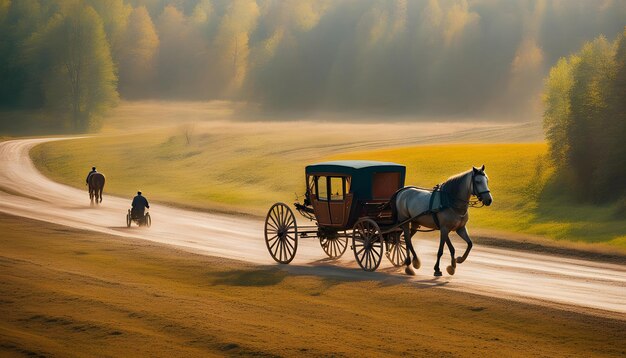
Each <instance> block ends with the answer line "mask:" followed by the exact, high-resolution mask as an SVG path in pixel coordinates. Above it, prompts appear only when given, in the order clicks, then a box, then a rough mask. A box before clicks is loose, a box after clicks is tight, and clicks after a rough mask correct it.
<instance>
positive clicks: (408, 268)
mask: <svg viewBox="0 0 626 358" xmlns="http://www.w3.org/2000/svg"><path fill="white" fill-rule="evenodd" d="M404 273H406V274H407V275H409V276H415V271H413V269H412V268H411V266H407V267H405V268H404Z"/></svg>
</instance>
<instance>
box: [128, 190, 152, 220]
mask: <svg viewBox="0 0 626 358" xmlns="http://www.w3.org/2000/svg"><path fill="white" fill-rule="evenodd" d="M131 206H132V209H131V215H132V217H133V219H141V218H143V217H144V213H145V211H146V208H147V209H150V204H148V199H146V198H145V197H144V196H143V195H141V191H138V192H137V196H135V197H134V198H133V203H132V204H131Z"/></svg>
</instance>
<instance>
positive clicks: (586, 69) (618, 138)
mask: <svg viewBox="0 0 626 358" xmlns="http://www.w3.org/2000/svg"><path fill="white" fill-rule="evenodd" d="M544 101H545V106H546V109H545V113H544V128H545V131H546V138H547V140H548V143H549V145H550V156H551V159H552V161H553V162H554V164H555V166H556V169H557V173H558V175H559V176H560V180H564V181H566V182H567V184H568V185H566V186H565V187H568V188H570V189H571V191H572V192H573V194H574V195H575V196H576V197H578V198H579V199H583V200H586V201H592V202H597V203H602V202H607V201H609V202H612V201H615V200H617V199H623V198H624V195H626V28H625V29H624V32H623V33H622V34H621V35H620V36H618V37H617V39H615V40H614V41H612V42H610V41H609V40H607V39H606V38H605V37H604V36H600V37H598V38H596V39H595V40H593V41H591V42H587V43H585V44H584V46H582V48H581V49H580V50H579V51H578V52H576V53H575V54H572V55H570V56H569V57H567V58H561V59H560V60H559V61H558V62H557V64H556V65H555V66H554V67H553V68H552V69H551V70H550V74H549V76H548V78H547V80H546V88H545V96H544ZM569 194H572V193H569Z"/></svg>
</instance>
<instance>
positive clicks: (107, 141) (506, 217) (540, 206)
mask: <svg viewBox="0 0 626 358" xmlns="http://www.w3.org/2000/svg"><path fill="white" fill-rule="evenodd" d="M350 126H352V127H350ZM350 126H347V127H342V128H340V129H341V130H339V131H337V132H336V133H333V132H329V133H326V132H316V131H315V128H316V127H315V125H313V124H310V123H309V124H305V123H301V124H275V123H274V124H272V123H257V124H251V123H231V122H211V123H210V124H204V125H203V126H199V127H197V128H194V130H193V135H192V140H191V143H187V141H186V139H185V136H184V134H183V132H184V127H174V128H171V129H167V130H164V129H159V130H153V131H150V132H143V133H135V134H132V135H124V136H110V137H98V138H87V139H80V140H71V141H63V142H52V143H47V144H44V145H41V146H38V147H36V148H35V149H34V151H33V152H32V156H33V159H34V160H35V163H36V165H37V167H38V168H39V169H40V170H42V172H43V173H44V174H46V175H48V176H49V177H51V178H52V179H54V180H57V181H60V182H63V183H67V184H70V185H73V186H76V187H78V188H83V189H84V188H85V186H84V177H85V175H86V174H87V171H88V169H89V168H91V166H92V165H97V166H98V168H99V169H100V170H101V171H102V172H103V173H105V175H106V177H107V184H106V187H105V195H106V194H110V193H114V194H117V195H121V196H126V197H128V198H129V200H130V198H131V197H132V196H133V194H134V192H135V191H136V190H137V189H141V190H143V191H144V193H145V194H146V195H147V196H148V198H149V199H151V200H156V201H161V202H168V203H174V204H177V205H181V206H189V207H193V208H199V209H206V210H219V211H229V212H243V213H248V214H253V215H265V212H266V210H267V209H268V207H269V206H270V205H271V204H272V203H274V202H276V201H283V202H286V203H291V202H293V201H294V199H295V195H296V193H297V194H299V195H302V193H303V192H304V174H303V172H304V166H305V165H306V164H308V163H312V162H317V161H322V160H327V159H370V160H385V161H394V162H399V163H402V164H405V165H406V166H407V170H408V175H407V185H419V186H424V187H432V186H434V185H435V184H437V183H441V182H442V181H444V180H445V179H446V178H447V177H448V176H450V175H452V174H455V173H458V172H461V171H464V170H468V169H469V168H471V166H472V165H475V166H479V165H482V164H486V169H487V173H488V175H489V177H490V187H491V190H492V192H493V196H494V204H493V205H492V206H491V207H488V208H486V207H485V208H481V209H472V210H471V212H470V216H471V222H470V226H471V227H472V228H483V229H494V230H499V231H509V232H516V233H525V234H534V235H541V236H545V237H547V238H551V239H556V240H566V241H571V242H586V243H605V244H609V245H614V246H619V247H622V248H626V220H624V218H623V217H620V216H619V215H617V214H616V212H617V211H618V208H617V206H610V205H607V206H602V207H597V206H589V205H581V204H578V203H574V202H571V201H569V200H566V199H564V198H562V197H559V196H557V195H555V194H553V192H554V191H553V190H552V189H551V187H552V186H554V184H553V181H554V173H553V170H552V168H551V167H550V164H549V163H548V162H547V161H546V160H545V154H546V150H547V147H546V145H545V144H543V143H517V144H455V145H428V146H412V147H404V148H396V149H377V150H367V151H355V150H358V149H360V148H371V147H372V145H370V144H366V145H363V143H367V142H366V141H367V140H370V139H371V138H374V137H376V136H377V135H387V136H389V134H384V133H383V134H379V133H377V132H376V131H369V133H370V134H369V137H365V138H361V139H360V140H361V141H360V142H359V141H357V140H354V141H352V142H350V141H349V140H346V136H345V133H346V132H347V131H349V130H350V129H355V128H358V125H350ZM372 128H374V127H371V128H370V129H372ZM302 133H307V136H302ZM368 138H369V139H368ZM385 145H389V144H387V143H385ZM105 200H106V198H105Z"/></svg>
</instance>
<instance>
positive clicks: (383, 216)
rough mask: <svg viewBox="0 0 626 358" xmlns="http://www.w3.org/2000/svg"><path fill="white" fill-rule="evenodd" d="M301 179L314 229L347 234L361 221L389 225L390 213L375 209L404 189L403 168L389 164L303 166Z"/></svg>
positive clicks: (325, 163) (339, 163)
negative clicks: (367, 220)
mask: <svg viewBox="0 0 626 358" xmlns="http://www.w3.org/2000/svg"><path fill="white" fill-rule="evenodd" d="M305 176H306V187H307V189H306V190H307V197H308V198H309V200H310V203H311V205H312V207H313V211H314V213H315V218H316V222H317V225H318V226H319V227H323V228H325V229H326V230H347V229H351V228H352V227H353V226H354V224H355V223H356V221H357V220H358V219H359V218H362V217H371V218H372V219H373V220H374V221H377V222H380V223H381V224H389V220H390V219H391V211H390V210H383V211H382V212H381V211H379V210H377V208H379V207H380V206H381V205H382V204H385V203H387V202H388V201H389V199H390V198H391V196H392V195H393V194H394V193H395V192H396V191H397V190H398V189H400V188H402V187H403V186H404V180H405V176H406V167H405V166H403V165H400V164H396V163H390V162H376V161H364V160H352V161H333V162H324V163H318V164H312V165H309V166H307V167H306V169H305Z"/></svg>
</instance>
